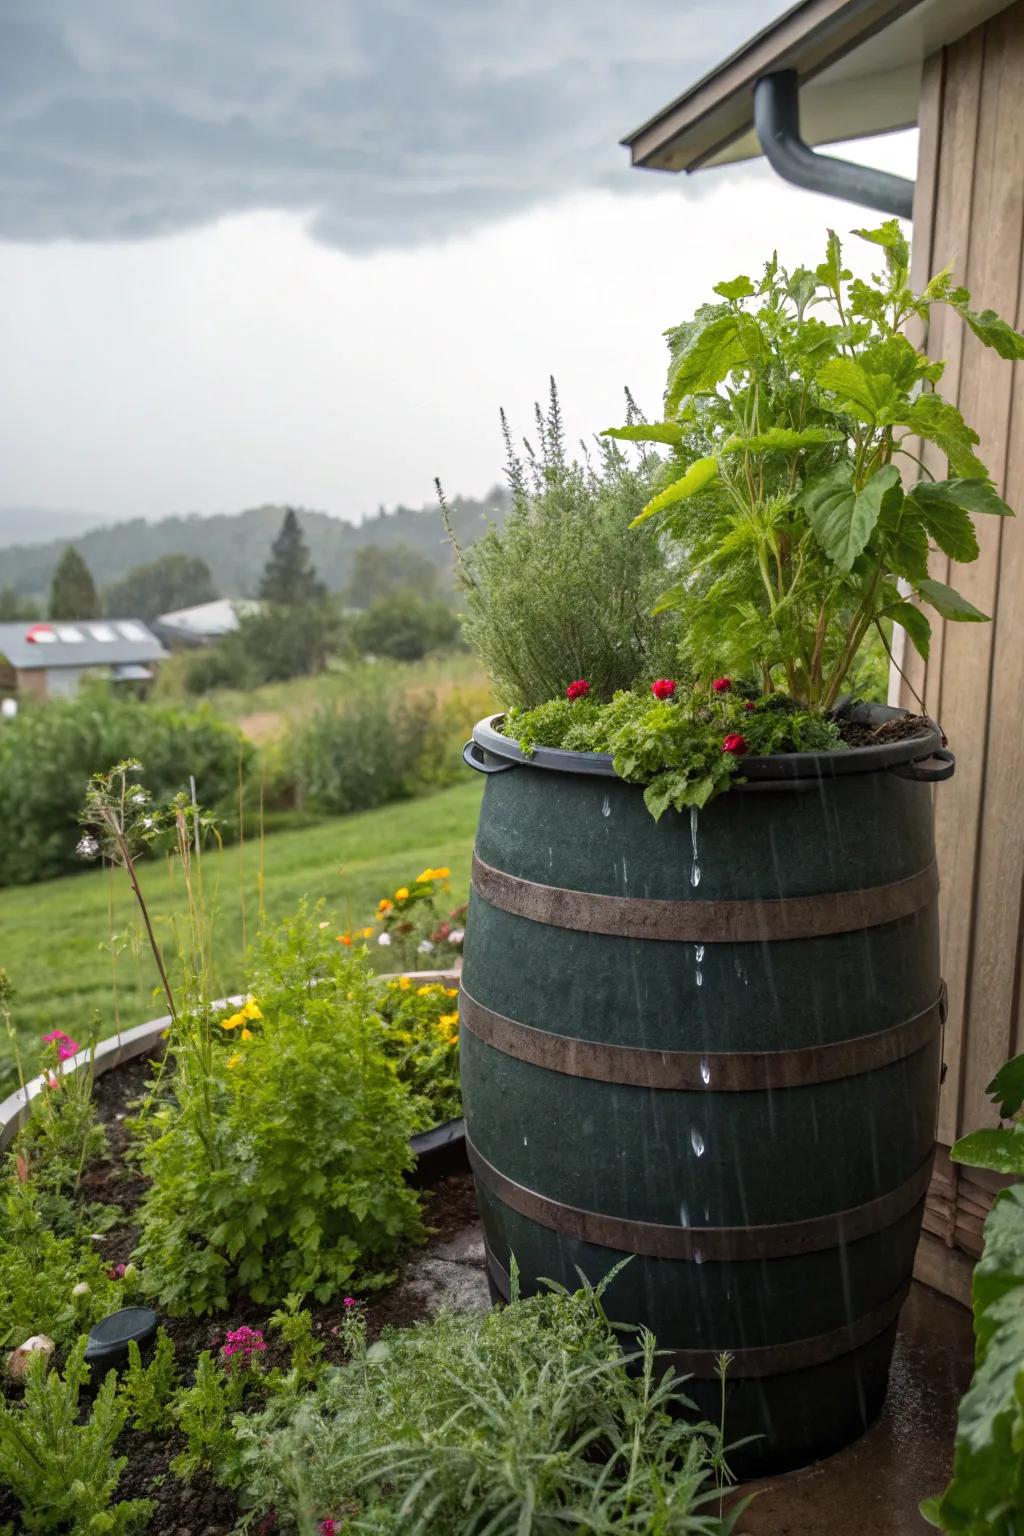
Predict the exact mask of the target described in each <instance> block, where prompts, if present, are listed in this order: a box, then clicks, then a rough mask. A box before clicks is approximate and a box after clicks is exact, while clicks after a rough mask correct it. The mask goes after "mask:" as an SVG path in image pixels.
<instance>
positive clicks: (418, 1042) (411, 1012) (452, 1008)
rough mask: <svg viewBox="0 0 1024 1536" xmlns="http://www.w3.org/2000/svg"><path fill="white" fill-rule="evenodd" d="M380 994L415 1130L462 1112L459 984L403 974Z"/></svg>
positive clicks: (387, 1041) (389, 1047)
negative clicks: (418, 981) (452, 985)
mask: <svg viewBox="0 0 1024 1536" xmlns="http://www.w3.org/2000/svg"><path fill="white" fill-rule="evenodd" d="M384 987H385V990H384V992H383V995H382V997H381V998H380V999H379V1008H380V1014H381V1018H382V1019H383V1021H384V1026H385V1027H384V1050H385V1052H386V1053H387V1055H388V1057H389V1059H390V1060H391V1061H393V1062H394V1064H395V1070H396V1072H397V1073H398V1078H399V1081H400V1082H401V1083H402V1085H403V1086H404V1087H405V1089H406V1091H407V1093H408V1094H409V1097H410V1102H411V1105H412V1112H413V1125H414V1127H415V1130H416V1131H427V1130H430V1128H431V1127H432V1126H435V1125H443V1124H444V1123H445V1121H447V1120H456V1119H457V1118H458V1117H459V1115H461V1114H462V1092H461V1089H460V1087H459V1012H458V1001H457V999H458V995H459V993H458V988H457V987H448V986H445V985H444V983H443V982H424V983H422V984H418V983H417V982H416V981H415V980H411V979H410V978H409V977H408V976H401V977H399V978H397V979H395V980H393V981H388V982H386V983H385V984H384Z"/></svg>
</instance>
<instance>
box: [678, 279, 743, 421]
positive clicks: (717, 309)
mask: <svg viewBox="0 0 1024 1536" xmlns="http://www.w3.org/2000/svg"><path fill="white" fill-rule="evenodd" d="M666 334H667V336H668V341H669V350H670V353H671V361H670V363H669V370H668V383H667V386H666V394H665V414H666V416H671V415H672V413H673V412H674V411H675V410H676V408H677V406H678V405H679V402H680V401H681V400H683V399H684V398H685V397H686V396H687V395H693V394H708V393H710V392H711V391H712V390H714V389H715V388H716V387H717V385H719V384H720V383H721V381H722V380H723V379H724V378H725V376H726V374H728V373H731V372H732V370H733V369H734V368H739V367H741V366H742V365H743V364H744V363H746V362H749V361H750V360H751V359H752V358H755V357H756V356H757V355H758V354H759V352H760V350H761V331H760V327H759V326H758V324H757V321H756V320H753V319H751V317H750V316H749V315H744V314H738V313H737V312H736V311H735V310H731V309H726V307H725V305H722V304H705V305H703V306H702V308H701V309H699V310H698V311H697V314H696V316H695V317H694V319H693V320H691V321H689V322H688V323H687V324H686V325H680V326H678V327H677V328H676V329H675V330H673V331H668V332H666Z"/></svg>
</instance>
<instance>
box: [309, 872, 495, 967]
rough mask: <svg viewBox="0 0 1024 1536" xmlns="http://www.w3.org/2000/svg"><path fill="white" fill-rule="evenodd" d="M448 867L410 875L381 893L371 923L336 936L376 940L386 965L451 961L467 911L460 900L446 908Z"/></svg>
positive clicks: (437, 964) (441, 964)
mask: <svg viewBox="0 0 1024 1536" xmlns="http://www.w3.org/2000/svg"><path fill="white" fill-rule="evenodd" d="M450 873H451V871H450V870H449V869H448V866H447V865H446V864H444V865H440V866H439V867H438V868H437V869H434V868H432V867H429V868H427V869H424V870H421V871H420V873H419V874H418V875H417V876H416V879H415V880H410V881H409V882H408V883H407V884H403V885H400V886H398V887H397V888H396V889H395V890H394V891H393V892H392V893H391V895H390V896H382V897H381V899H380V901H379V902H378V903H377V911H376V913H375V914H374V921H373V922H372V923H369V924H367V925H366V927H364V928H357V929H356V930H355V931H354V932H353V933H340V934H339V935H338V942H339V943H341V944H346V945H347V944H353V943H355V942H356V941H357V940H360V939H362V940H364V941H365V942H366V943H369V944H374V943H376V944H378V945H380V946H381V947H382V948H384V949H385V950H386V951H387V960H388V968H389V970H395V971H398V970H409V971H411V970H416V969H420V970H423V969H428V968H429V969H431V970H444V969H445V968H446V967H450V966H451V965H453V964H454V962H455V961H456V960H458V959H459V958H460V957H461V955H462V941H463V939H464V937H465V928H464V926H463V925H464V921H465V916H466V908H465V906H461V907H455V908H452V909H447V902H446V901H445V899H444V898H445V897H446V896H447V894H448V888H449V887H448V879H449V875H450ZM446 910H447V915H446Z"/></svg>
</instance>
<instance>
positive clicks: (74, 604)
mask: <svg viewBox="0 0 1024 1536" xmlns="http://www.w3.org/2000/svg"><path fill="white" fill-rule="evenodd" d="M99 616H100V600H99V595H98V594H97V591H96V583H95V582H94V581H93V579H92V573H91V572H90V570H89V567H88V566H87V565H86V563H85V561H84V560H83V559H82V557H81V555H80V554H79V553H78V550H77V549H75V547H74V545H72V544H69V545H68V547H67V549H65V551H64V553H63V554H62V555H61V557H60V561H59V562H58V565H57V569H56V570H55V571H54V573H53V581H52V582H51V584H50V618H51V619H98V618H99Z"/></svg>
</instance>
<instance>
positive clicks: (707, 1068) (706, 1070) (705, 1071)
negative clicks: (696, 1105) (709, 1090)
mask: <svg viewBox="0 0 1024 1536" xmlns="http://www.w3.org/2000/svg"><path fill="white" fill-rule="evenodd" d="M700 1075H701V1077H702V1078H703V1080H704V1083H705V1085H706V1084H708V1083H710V1081H711V1063H710V1061H707V1060H704V1061H702V1062H701V1064H700Z"/></svg>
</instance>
